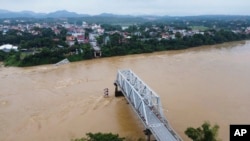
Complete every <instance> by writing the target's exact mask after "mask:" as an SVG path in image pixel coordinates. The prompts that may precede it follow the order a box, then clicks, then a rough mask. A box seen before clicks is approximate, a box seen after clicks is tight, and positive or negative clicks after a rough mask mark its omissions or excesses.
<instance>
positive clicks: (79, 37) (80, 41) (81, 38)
mask: <svg viewBox="0 0 250 141" xmlns="http://www.w3.org/2000/svg"><path fill="white" fill-rule="evenodd" d="M76 39H77V42H78V43H79V44H81V43H85V39H84V35H78V36H77V37H76Z"/></svg>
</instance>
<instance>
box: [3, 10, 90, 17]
mask: <svg viewBox="0 0 250 141" xmlns="http://www.w3.org/2000/svg"><path fill="white" fill-rule="evenodd" d="M87 16H89V15H87V14H77V13H75V12H69V11H66V10H60V11H55V12H51V13H48V14H46V13H35V12H33V11H21V12H12V11H8V10H3V9H0V18H27V17H28V18H48V17H49V18H62V17H87Z"/></svg>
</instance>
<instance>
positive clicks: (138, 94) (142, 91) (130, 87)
mask: <svg viewBox="0 0 250 141" xmlns="http://www.w3.org/2000/svg"><path fill="white" fill-rule="evenodd" d="M114 84H115V86H116V92H115V95H116V96H120V95H121V94H123V95H124V96H125V98H126V99H127V101H128V102H129V103H130V106H132V108H133V110H134V111H135V113H136V114H137V116H138V117H139V118H140V120H141V121H142V123H143V124H144V126H145V128H146V130H144V132H145V134H146V135H148V138H149V139H150V135H151V134H152V135H153V136H154V137H155V139H156V140H157V141H182V139H181V138H180V136H179V135H178V134H177V133H176V132H175V131H174V130H173V128H172V127H171V126H170V124H169V122H168V121H167V119H166V118H165V116H164V114H163V110H162V106H161V101H160V97H159V96H158V95H157V94H156V93H155V92H154V91H153V90H152V89H151V88H149V86H147V85H146V84H145V83H144V82H143V81H142V80H141V79H140V78H139V77H138V76H137V75H136V74H135V73H133V72H132V71H131V70H129V69H125V70H118V73H117V76H116V80H115V83H114ZM118 88H119V89H120V90H118ZM149 139H148V140H149Z"/></svg>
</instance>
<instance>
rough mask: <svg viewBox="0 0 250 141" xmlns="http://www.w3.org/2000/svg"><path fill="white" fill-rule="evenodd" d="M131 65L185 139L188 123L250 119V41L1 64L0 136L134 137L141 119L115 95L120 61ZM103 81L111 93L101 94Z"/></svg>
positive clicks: (52, 140)
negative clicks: (20, 65)
mask: <svg viewBox="0 0 250 141" xmlns="http://www.w3.org/2000/svg"><path fill="white" fill-rule="evenodd" d="M123 68H130V69H131V70H132V71H134V72H135V73H136V74H137V75H138V76H139V77H140V78H141V79H142V80H143V81H144V82H145V83H146V84H148V85H149V86H150V87H151V88H152V89H153V90H154V91H155V92H156V93H157V94H158V95H159V96H160V97H161V102H162V105H163V109H164V114H165V115H166V117H167V119H168V120H169V121H170V124H171V125H172V127H173V128H174V129H175V130H176V131H177V133H178V134H179V135H180V136H181V137H182V138H183V139H184V140H189V139H188V138H187V137H186V135H185V134H184V131H185V130H186V128H187V127H189V126H192V127H198V126H200V125H201V124H202V123H203V122H204V121H210V123H211V124H218V125H219V126H220V129H219V138H220V139H222V140H223V141H228V140H229V125H230V124H250V118H249V117H250V102H249V100H250V41H241V42H231V43H225V44H220V45H214V46H203V47H198V48H192V49H187V50H180V51H165V52H157V53H151V54H140V55H129V56H122V57H111V58H101V59H94V60H88V61H82V62H76V63H70V64H66V65H61V66H54V65H43V66H37V67H28V68H15V67H3V66H1V67H0V80H1V81H0V141H14V140H17V139H18V140H19V141H34V140H36V141H70V139H73V138H80V137H83V136H84V135H85V133H87V132H112V133H119V134H120V135H121V136H124V137H129V138H131V139H136V138H139V137H144V135H143V132H142V130H143V129H144V128H143V125H142V124H141V123H140V120H139V119H138V118H137V117H136V115H135V114H134V112H133V111H132V109H131V108H130V106H129V105H128V104H127V102H126V100H125V99H124V98H115V97H114V94H113V92H114V85H113V82H114V80H115V77H116V73H117V70H118V69H123ZM106 87H107V88H109V91H110V97H109V98H103V89H104V88H106Z"/></svg>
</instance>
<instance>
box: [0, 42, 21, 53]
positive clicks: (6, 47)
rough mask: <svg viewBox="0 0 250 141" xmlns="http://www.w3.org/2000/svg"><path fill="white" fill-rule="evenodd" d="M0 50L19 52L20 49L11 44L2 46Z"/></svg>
mask: <svg viewBox="0 0 250 141" xmlns="http://www.w3.org/2000/svg"><path fill="white" fill-rule="evenodd" d="M0 50H2V51H4V52H10V51H11V50H14V51H18V47H17V46H13V45H11V44H5V45H2V46H0Z"/></svg>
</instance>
